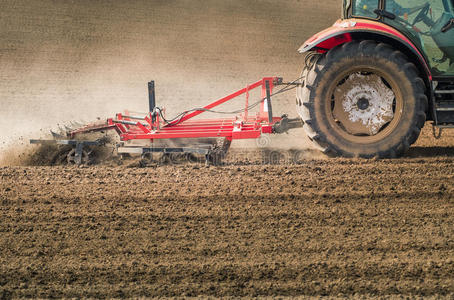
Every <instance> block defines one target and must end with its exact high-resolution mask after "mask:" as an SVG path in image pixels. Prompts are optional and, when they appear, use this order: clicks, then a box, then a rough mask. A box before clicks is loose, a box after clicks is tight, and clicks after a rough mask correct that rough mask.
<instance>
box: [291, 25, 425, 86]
mask: <svg viewBox="0 0 454 300" xmlns="http://www.w3.org/2000/svg"><path fill="white" fill-rule="evenodd" d="M366 39H372V40H376V41H377V40H381V41H383V42H387V43H391V44H392V46H394V47H395V48H396V49H398V50H400V51H402V52H403V53H405V54H406V55H408V56H410V58H411V59H413V60H415V59H416V60H417V61H415V64H416V66H417V67H418V69H420V70H421V71H422V72H424V73H425V74H426V76H427V78H428V79H429V81H432V75H431V72H430V69H429V66H428V64H427V61H426V59H425V57H424V56H423V55H422V54H421V51H420V50H419V49H418V48H417V47H416V46H415V45H414V44H413V42H412V41H410V40H409V39H408V38H407V37H406V36H405V35H403V34H402V33H401V32H399V31H398V30H396V29H395V28H393V27H391V26H389V25H386V24H383V23H380V22H377V21H373V20H365V19H345V20H338V21H336V23H334V24H333V26H331V27H329V28H327V29H325V30H323V31H321V32H319V33H317V34H315V35H314V36H312V37H311V38H309V39H308V40H307V41H306V42H305V43H304V44H303V45H302V46H301V47H300V48H299V49H298V52H300V53H305V52H308V51H317V52H319V53H326V52H328V51H329V50H330V49H332V48H334V47H336V46H339V45H342V44H344V43H347V42H350V41H352V40H366Z"/></svg>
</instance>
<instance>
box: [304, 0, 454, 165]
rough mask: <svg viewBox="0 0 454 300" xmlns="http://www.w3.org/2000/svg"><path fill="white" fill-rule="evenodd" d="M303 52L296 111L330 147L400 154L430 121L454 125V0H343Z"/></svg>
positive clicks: (322, 145) (349, 153)
mask: <svg viewBox="0 0 454 300" xmlns="http://www.w3.org/2000/svg"><path fill="white" fill-rule="evenodd" d="M299 52H300V53H306V55H307V56H306V64H305V67H304V69H303V72H302V76H301V78H302V79H301V80H300V84H299V86H298V88H297V97H296V106H297V111H298V114H299V116H300V117H301V119H302V121H303V123H304V126H303V127H304V129H305V132H306V134H307V135H308V137H309V139H310V140H311V141H312V142H313V143H314V144H315V145H316V146H317V147H318V148H319V149H320V150H322V151H323V152H325V153H327V154H332V155H336V156H345V157H364V158H371V157H379V158H393V157H398V156H401V155H402V154H404V153H405V152H406V151H407V150H408V149H409V147H410V145H411V144H413V143H414V142H415V141H416V140H417V138H418V136H419V135H420V132H421V129H422V127H423V126H424V124H425V123H426V121H433V123H432V125H433V126H434V134H436V131H437V130H438V134H441V130H442V129H444V128H454V0H431V1H429V2H425V1H420V0H344V2H343V7H342V18H341V19H340V20H338V21H336V22H335V23H334V25H333V26H332V27H330V28H328V29H326V30H324V31H322V32H320V33H317V34H316V35H314V36H313V37H311V38H310V39H309V40H307V41H306V42H305V43H304V44H303V45H302V46H301V48H300V49H299Z"/></svg>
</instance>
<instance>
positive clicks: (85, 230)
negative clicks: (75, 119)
mask: <svg viewBox="0 0 454 300" xmlns="http://www.w3.org/2000/svg"><path fill="white" fill-rule="evenodd" d="M429 133H430V132H429V130H426V131H425V132H424V134H423V136H422V137H421V139H420V141H419V143H418V145H419V146H418V145H417V146H416V147H414V148H412V150H411V151H410V153H409V155H408V157H405V158H402V159H396V160H356V159H310V158H304V155H303V158H302V159H297V161H296V163H295V162H294V163H289V162H288V161H287V162H286V161H282V162H281V163H279V164H262V163H260V162H261V154H259V153H258V151H255V152H253V151H249V152H238V150H235V151H234V152H233V153H232V157H233V154H235V158H233V159H232V157H231V158H230V159H227V163H226V165H224V166H221V167H206V166H205V165H204V164H196V163H185V164H176V165H163V166H153V167H147V168H133V167H130V166H129V167H128V166H127V165H126V164H124V165H122V166H110V167H109V166H90V167H64V166H54V167H3V168H1V169H0V179H1V181H0V201H1V202H0V232H1V235H0V265H1V266H2V267H1V269H0V291H1V294H0V295H2V296H6V297H8V296H14V297H45V298H47V297H109V298H110V297H136V296H159V297H162V296H182V295H183V296H196V295H210V296H257V295H262V296H277V295H281V296H296V295H315V296H319V295H332V296H338V295H344V296H351V295H369V296H370V295H381V296H384V295H424V296H443V295H444V296H448V297H452V296H453V295H454V278H453V274H454V237H453V236H454V185H453V182H454V167H453V162H454V150H453V149H454V148H453V147H449V143H451V144H452V142H453V141H454V136H453V135H452V134H451V135H449V136H448V137H446V138H445V139H444V140H442V141H436V140H434V139H433V138H432V137H431V136H430V134H429ZM241 155H243V156H241Z"/></svg>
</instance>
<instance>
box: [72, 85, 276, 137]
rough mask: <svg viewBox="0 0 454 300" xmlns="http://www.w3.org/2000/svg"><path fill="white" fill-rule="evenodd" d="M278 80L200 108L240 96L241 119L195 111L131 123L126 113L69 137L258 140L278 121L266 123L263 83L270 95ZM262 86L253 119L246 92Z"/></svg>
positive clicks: (207, 107)
mask: <svg viewBox="0 0 454 300" xmlns="http://www.w3.org/2000/svg"><path fill="white" fill-rule="evenodd" d="M278 80H279V78H278V77H265V78H262V79H261V80H259V81H257V82H255V83H253V84H250V85H248V86H247V87H245V88H243V89H241V90H239V91H236V92H234V93H232V94H230V95H228V96H226V97H224V98H221V99H219V100H217V101H214V102H213V103H210V104H208V105H206V106H205V107H204V108H203V109H213V108H215V107H217V106H219V105H221V104H223V103H226V102H228V101H230V100H232V99H234V98H236V97H238V96H240V95H243V94H245V95H246V107H245V110H244V113H243V114H242V115H241V116H236V117H230V118H224V119H196V120H194V119H193V118H194V117H196V116H198V115H200V114H202V113H203V112H205V110H197V111H194V112H191V113H188V114H187V115H184V116H183V117H182V118H181V119H179V120H175V121H173V122H171V123H169V124H166V123H165V122H164V121H163V120H161V118H160V117H159V114H155V116H154V117H155V120H154V122H153V121H152V120H153V115H152V112H150V113H148V114H147V115H146V116H145V117H144V118H142V120H141V121H138V122H136V121H133V119H134V118H133V117H132V116H130V115H129V113H128V112H126V113H124V114H121V113H119V114H117V115H116V118H109V119H107V123H104V124H92V125H87V126H85V127H83V128H80V129H78V130H75V131H72V132H71V133H70V137H71V138H74V137H75V136H76V135H77V134H79V133H83V132H93V131H101V130H109V129H114V130H116V132H117V133H118V134H119V136H120V139H121V140H122V141H130V140H151V141H153V140H155V139H175V138H218V137H224V138H226V139H228V140H235V139H255V138H259V137H260V136H261V134H262V133H273V125H274V124H275V123H277V122H279V121H281V118H280V117H273V118H272V121H271V122H269V119H268V118H269V116H268V111H267V105H266V101H268V100H266V83H267V82H268V84H269V92H270V93H272V91H273V88H274V86H275V84H276V83H277V82H278ZM259 87H261V92H262V94H261V95H262V99H265V100H264V101H262V102H261V104H260V110H259V112H258V113H257V115H256V116H254V117H251V116H250V115H249V111H248V106H249V92H250V91H251V90H253V89H256V88H259Z"/></svg>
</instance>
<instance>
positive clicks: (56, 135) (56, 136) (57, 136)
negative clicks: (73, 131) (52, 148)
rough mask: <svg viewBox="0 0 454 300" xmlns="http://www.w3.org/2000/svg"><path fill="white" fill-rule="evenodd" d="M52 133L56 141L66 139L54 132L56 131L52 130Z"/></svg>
mask: <svg viewBox="0 0 454 300" xmlns="http://www.w3.org/2000/svg"><path fill="white" fill-rule="evenodd" d="M50 133H51V134H52V137H53V138H54V139H63V138H65V136H64V135H62V134H59V133H56V132H54V131H52V130H50Z"/></svg>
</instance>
